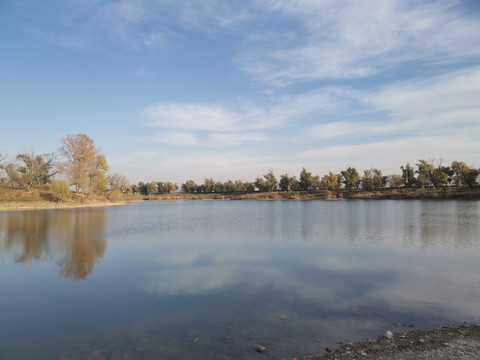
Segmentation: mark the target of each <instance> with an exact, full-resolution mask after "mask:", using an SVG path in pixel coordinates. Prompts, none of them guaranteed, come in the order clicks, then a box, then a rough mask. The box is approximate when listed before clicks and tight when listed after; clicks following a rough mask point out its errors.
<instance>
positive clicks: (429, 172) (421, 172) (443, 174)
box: [417, 160, 451, 188]
mask: <svg viewBox="0 0 480 360" xmlns="http://www.w3.org/2000/svg"><path fill="white" fill-rule="evenodd" d="M417 168H418V170H417V173H418V177H417V182H418V183H419V184H420V186H421V187H426V186H433V187H435V188H439V187H440V186H442V185H447V184H448V183H449V173H451V169H450V168H448V167H444V166H442V164H441V162H440V164H439V165H438V166H437V167H435V164H434V161H433V160H430V161H426V160H418V164H417Z"/></svg>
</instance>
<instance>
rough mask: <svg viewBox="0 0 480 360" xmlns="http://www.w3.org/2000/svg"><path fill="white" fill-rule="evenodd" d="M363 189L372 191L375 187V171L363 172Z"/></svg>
mask: <svg viewBox="0 0 480 360" xmlns="http://www.w3.org/2000/svg"><path fill="white" fill-rule="evenodd" d="M362 189H363V190H365V191H372V190H373V189H374V186H373V170H363V176H362Z"/></svg>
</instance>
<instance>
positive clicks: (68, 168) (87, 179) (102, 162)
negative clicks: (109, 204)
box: [60, 134, 108, 193]
mask: <svg viewBox="0 0 480 360" xmlns="http://www.w3.org/2000/svg"><path fill="white" fill-rule="evenodd" d="M61 143H62V146H61V148H60V152H61V154H62V155H63V156H64V157H65V162H64V164H63V171H64V172H65V174H66V176H67V178H68V180H69V182H70V185H73V186H74V187H75V190H76V191H81V192H85V193H91V192H99V191H102V190H103V188H106V179H105V172H106V171H108V165H107V161H106V159H105V156H104V155H103V154H102V153H101V150H100V149H99V148H98V147H97V146H95V143H94V141H93V140H92V139H90V138H89V137H88V136H87V135H85V134H73V135H67V136H65V137H63V138H62V139H61Z"/></svg>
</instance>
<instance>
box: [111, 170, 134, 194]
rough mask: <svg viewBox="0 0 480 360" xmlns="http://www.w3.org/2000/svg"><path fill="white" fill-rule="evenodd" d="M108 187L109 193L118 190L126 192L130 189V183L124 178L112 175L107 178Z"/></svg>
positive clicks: (115, 174)
mask: <svg viewBox="0 0 480 360" xmlns="http://www.w3.org/2000/svg"><path fill="white" fill-rule="evenodd" d="M107 179H108V187H109V190H110V191H114V190H120V191H122V192H125V191H127V190H128V189H129V188H130V183H129V181H128V179H127V177H126V176H124V175H120V174H117V173H113V174H110V175H108V176H107Z"/></svg>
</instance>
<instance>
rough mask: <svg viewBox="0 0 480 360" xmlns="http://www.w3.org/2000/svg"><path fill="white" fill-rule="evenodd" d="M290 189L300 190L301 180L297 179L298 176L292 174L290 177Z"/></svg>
mask: <svg viewBox="0 0 480 360" xmlns="http://www.w3.org/2000/svg"><path fill="white" fill-rule="evenodd" d="M290 190H292V191H299V190H300V182H299V181H298V180H297V177H296V176H292V177H291V178H290Z"/></svg>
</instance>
